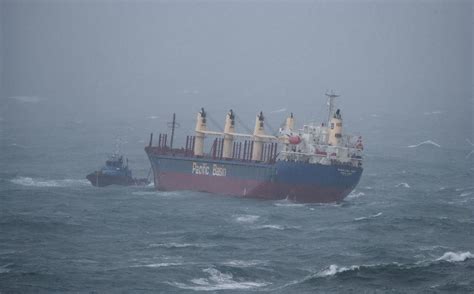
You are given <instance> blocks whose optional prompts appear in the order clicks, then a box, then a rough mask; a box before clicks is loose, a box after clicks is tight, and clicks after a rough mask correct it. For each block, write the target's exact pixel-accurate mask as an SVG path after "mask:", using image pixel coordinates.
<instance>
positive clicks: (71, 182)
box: [10, 177, 89, 187]
mask: <svg viewBox="0 0 474 294" xmlns="http://www.w3.org/2000/svg"><path fill="white" fill-rule="evenodd" d="M10 182H12V183H14V184H16V185H20V186H27V187H74V186H88V185H89V181H87V180H80V179H62V180H45V179H38V178H30V177H16V178H14V179H11V180H10Z"/></svg>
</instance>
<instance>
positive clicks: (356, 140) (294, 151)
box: [277, 94, 363, 166]
mask: <svg viewBox="0 0 474 294" xmlns="http://www.w3.org/2000/svg"><path fill="white" fill-rule="evenodd" d="M326 95H327V96H328V106H329V111H328V112H329V115H328V120H327V122H325V123H321V124H315V123H310V124H306V125H304V126H303V128H301V129H299V130H294V129H293V125H294V122H293V114H291V116H290V117H289V118H288V120H287V124H286V125H285V127H284V128H282V129H280V136H279V137H280V138H285V139H284V140H283V143H284V144H283V149H282V150H281V151H280V153H279V156H278V158H277V159H278V160H285V161H303V162H308V163H313V164H324V165H331V164H344V165H352V166H361V165H362V150H363V145H362V138H361V137H358V136H351V135H344V134H343V132H342V130H343V124H342V122H343V120H342V114H341V111H340V109H337V110H335V107H334V99H335V98H336V97H339V96H338V95H335V94H326ZM288 121H291V124H290V123H288Z"/></svg>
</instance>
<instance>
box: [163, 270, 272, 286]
mask: <svg viewBox="0 0 474 294" xmlns="http://www.w3.org/2000/svg"><path fill="white" fill-rule="evenodd" d="M202 271H203V272H205V273H207V274H208V275H209V276H208V277H207V278H196V279H192V280H191V281H190V283H188V284H185V283H179V282H168V284H170V285H172V286H175V287H178V288H180V289H186V290H194V291H217V290H239V289H240V290H243V289H254V288H259V287H264V286H266V285H268V283H266V282H251V281H236V280H234V279H233V275H232V274H231V273H222V272H220V271H219V270H217V269H215V268H212V267H211V268H206V269H203V270H202Z"/></svg>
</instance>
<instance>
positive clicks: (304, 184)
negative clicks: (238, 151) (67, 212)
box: [147, 152, 363, 202]
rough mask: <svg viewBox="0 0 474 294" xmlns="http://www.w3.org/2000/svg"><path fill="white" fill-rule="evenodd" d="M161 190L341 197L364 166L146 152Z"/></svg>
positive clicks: (302, 198)
mask: <svg viewBox="0 0 474 294" xmlns="http://www.w3.org/2000/svg"><path fill="white" fill-rule="evenodd" d="M147 154H148V156H149V159H150V162H151V165H152V168H153V173H154V179H155V187H156V188H157V189H159V190H194V191H203V192H210V193H219V194H225V195H234V196H243V197H255V198H265V199H285V198H288V199H291V200H294V201H299V202H336V201H341V200H342V199H344V197H345V196H347V195H348V194H349V193H350V192H351V191H352V190H353V189H354V188H355V186H356V185H357V183H358V182H359V180H360V177H361V175H362V171H363V169H362V168H358V167H352V166H345V165H320V164H310V163H302V162H288V161H276V162H275V163H272V164H269V163H255V162H249V161H232V160H219V159H210V158H197V157H185V156H169V155H163V154H154V153H153V152H147Z"/></svg>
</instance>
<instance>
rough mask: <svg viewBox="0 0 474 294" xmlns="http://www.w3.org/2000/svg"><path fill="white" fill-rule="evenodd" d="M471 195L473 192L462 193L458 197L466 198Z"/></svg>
mask: <svg viewBox="0 0 474 294" xmlns="http://www.w3.org/2000/svg"><path fill="white" fill-rule="evenodd" d="M472 193H474V192H462V193H461V194H459V196H460V197H466V196H469V195H471V194H472Z"/></svg>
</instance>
